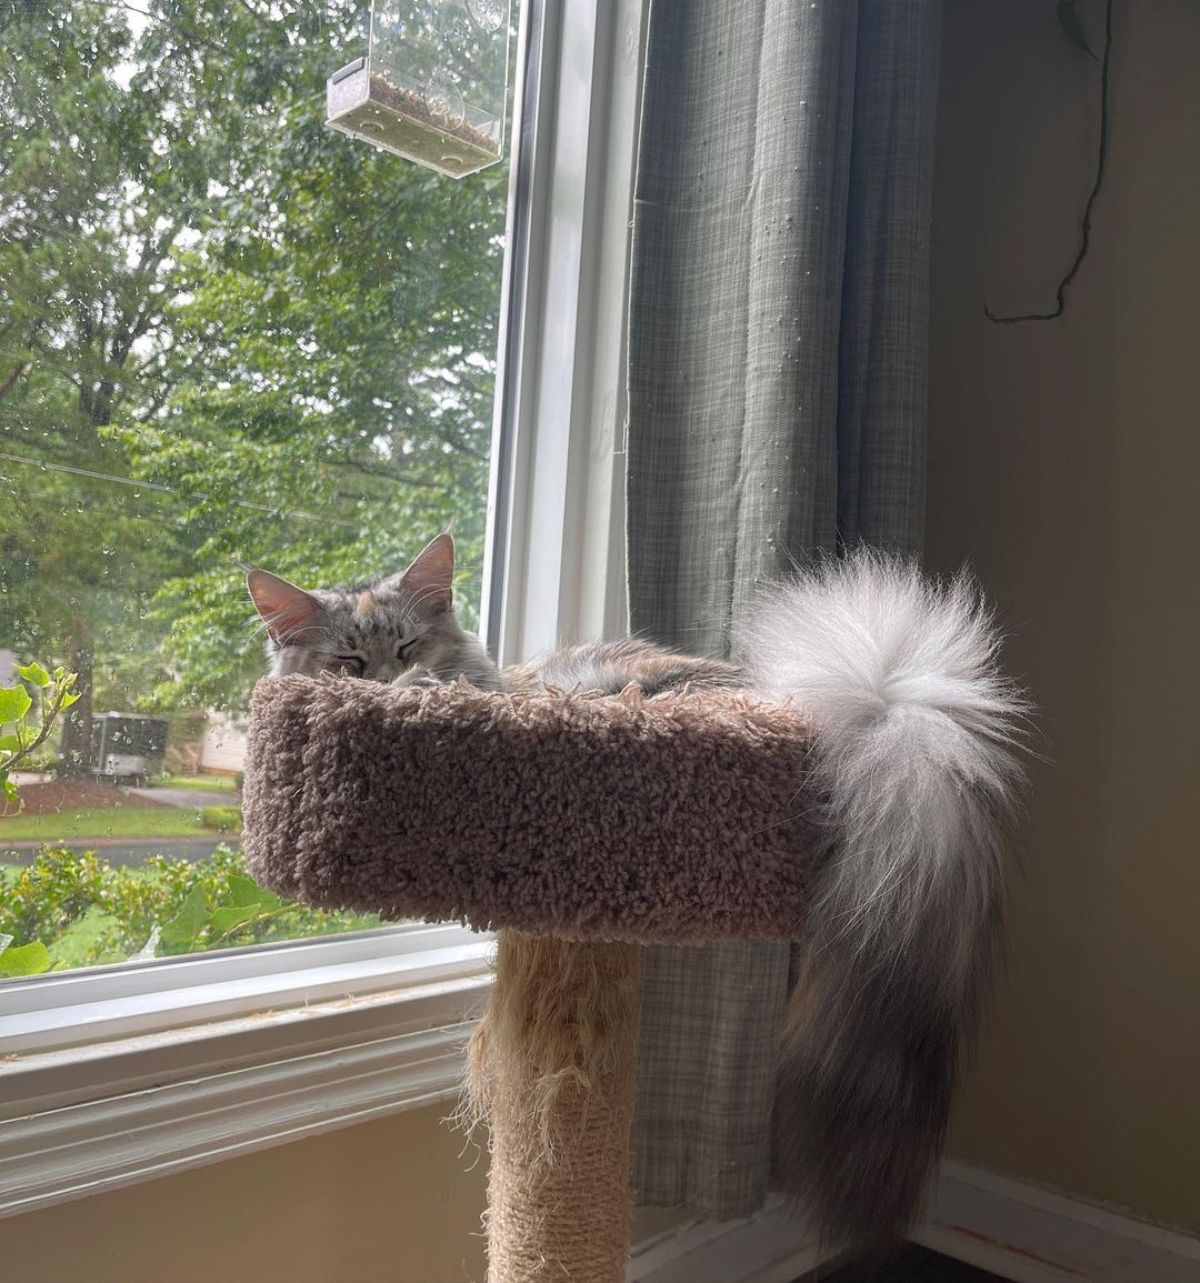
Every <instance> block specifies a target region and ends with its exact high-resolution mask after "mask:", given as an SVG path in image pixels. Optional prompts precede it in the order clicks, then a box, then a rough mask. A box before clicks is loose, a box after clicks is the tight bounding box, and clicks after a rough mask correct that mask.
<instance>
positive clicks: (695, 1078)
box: [627, 0, 940, 1216]
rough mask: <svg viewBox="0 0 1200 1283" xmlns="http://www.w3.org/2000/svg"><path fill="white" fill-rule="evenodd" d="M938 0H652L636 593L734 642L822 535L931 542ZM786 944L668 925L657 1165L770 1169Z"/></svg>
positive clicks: (647, 620)
mask: <svg viewBox="0 0 1200 1283" xmlns="http://www.w3.org/2000/svg"><path fill="white" fill-rule="evenodd" d="M939 26H940V2H939V0H905V2H904V3H897V2H896V0H818V2H816V3H811V2H809V0H803V2H802V3H798V4H797V3H785V0H741V2H740V3H738V4H736V5H735V4H729V3H728V2H727V0H654V4H653V7H652V11H651V16H650V32H649V43H648V50H647V67H646V82H645V90H644V95H643V118H642V133H641V143H640V156H639V170H638V180H637V186H636V191H635V209H634V251H633V252H634V257H633V276H632V286H631V297H630V342H629V397H630V407H629V434H628V457H627V468H628V473H627V517H628V547H629V595H630V619H631V625H632V628H633V630H634V631H635V632H636V633H638V634H640V635H644V636H649V637H654V638H656V639H657V640H660V641H663V642H666V643H668V644H671V645H675V646H678V647H681V648H683V649H686V650H689V651H693V652H696V653H701V654H711V655H725V654H728V652H729V648H730V636H731V629H732V626H733V623H734V621H735V620H736V619H737V617H738V615H739V613H740V612H741V611H742V610H743V609H744V608H745V606H746V604H747V602H748V601H749V600H750V598H751V597H752V596H753V594H754V592H755V590H756V588H757V587H758V586H759V585H760V584H761V583H762V581H763V580H764V579H765V578H768V577H774V576H777V575H778V574H779V573H781V572H784V571H786V570H787V568H788V566H789V565H790V564H792V562H793V560H794V559H797V560H798V559H803V558H804V557H805V556H806V555H807V554H809V553H811V552H813V551H817V550H820V551H826V552H833V551H836V550H837V548H838V546H839V545H841V544H847V543H853V542H857V541H858V540H859V539H865V540H867V541H868V542H871V543H875V544H879V545H884V546H890V547H894V548H899V549H901V550H905V551H916V550H917V548H918V546H919V541H920V532H921V522H922V505H923V500H924V449H925V414H926V387H925V384H926V330H927V310H928V257H929V223H930V204H931V195H932V157H933V121H934V105H935V98H936V71H937V54H938V31H939ZM788 982H789V950H788V948H787V946H785V945H763V944H744V945H742V944H723V945H718V946H713V947H709V948H704V949H652V950H648V951H647V956H646V958H645V963H644V967H643V979H642V1031H641V1035H640V1046H639V1071H638V1072H639V1080H638V1101H637V1121H636V1124H635V1157H634V1173H633V1176H634V1191H635V1198H636V1199H637V1201H639V1202H641V1203H643V1204H654V1205H660V1206H662V1205H676V1204H687V1205H690V1206H692V1207H694V1208H696V1209H697V1210H699V1211H702V1212H704V1213H706V1214H708V1215H712V1216H737V1215H743V1214H746V1213H748V1212H750V1211H753V1210H754V1209H755V1208H756V1207H757V1206H759V1204H760V1203H761V1201H762V1198H763V1196H764V1194H765V1193H766V1191H767V1188H768V1184H769V1179H770V1158H771V1144H770V1138H771V1126H772V1109H773V1081H774V1072H775V1043H776V1038H777V1034H778V1027H779V1018H780V1015H781V1012H782V1009H783V1005H784V1003H785V1001H786V995H787V990H788Z"/></svg>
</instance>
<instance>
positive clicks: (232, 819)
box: [200, 806, 242, 833]
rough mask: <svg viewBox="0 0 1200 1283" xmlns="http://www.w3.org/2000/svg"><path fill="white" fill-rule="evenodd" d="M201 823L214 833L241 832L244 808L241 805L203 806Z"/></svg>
mask: <svg viewBox="0 0 1200 1283" xmlns="http://www.w3.org/2000/svg"><path fill="white" fill-rule="evenodd" d="M200 823H201V824H203V825H204V827H205V828H206V829H212V831H213V832H214V833H240V832H241V831H242V808H241V807H240V806H202V807H201V808H200Z"/></svg>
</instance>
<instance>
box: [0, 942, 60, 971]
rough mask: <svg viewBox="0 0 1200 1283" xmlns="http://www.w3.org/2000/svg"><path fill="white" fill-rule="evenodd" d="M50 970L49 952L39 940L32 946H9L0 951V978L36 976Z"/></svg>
mask: <svg viewBox="0 0 1200 1283" xmlns="http://www.w3.org/2000/svg"><path fill="white" fill-rule="evenodd" d="M49 970H50V950H49V949H47V948H46V946H45V945H44V944H42V942H41V941H40V940H35V941H33V943H32V944H22V945H15V946H14V945H9V946H8V948H7V949H4V950H3V951H0V976H3V977H4V978H5V979H11V978H12V977H14V976H36V975H40V974H41V973H42V972H43V971H49Z"/></svg>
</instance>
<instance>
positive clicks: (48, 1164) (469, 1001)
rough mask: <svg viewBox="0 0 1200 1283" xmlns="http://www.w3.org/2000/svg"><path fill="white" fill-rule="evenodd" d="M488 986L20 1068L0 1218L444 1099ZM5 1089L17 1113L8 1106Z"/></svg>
mask: <svg viewBox="0 0 1200 1283" xmlns="http://www.w3.org/2000/svg"><path fill="white" fill-rule="evenodd" d="M489 983H490V981H489V978H488V977H487V976H486V975H476V976H473V977H460V978H457V979H454V980H448V981H447V980H441V981H434V982H432V983H430V984H427V985H425V986H423V987H418V988H412V989H408V990H406V991H405V992H404V993H403V995H399V996H397V995H379V994H376V995H367V996H365V997H361V998H358V999H345V1000H341V1001H338V1002H331V1003H326V1004H322V1005H318V1006H316V1007H311V1008H306V1009H304V1010H303V1011H292V1012H285V1013H278V1014H277V1015H264V1016H259V1017H244V1018H242V1019H240V1020H237V1021H231V1022H227V1023H224V1024H220V1025H216V1026H213V1025H208V1026H203V1027H201V1028H198V1029H195V1030H192V1031H191V1033H192V1035H193V1036H192V1037H191V1038H184V1037H182V1036H181V1035H182V1034H183V1033H184V1032H186V1031H178V1030H176V1031H172V1033H171V1034H170V1035H169V1036H163V1035H160V1036H158V1037H149V1038H145V1037H143V1038H141V1039H135V1040H132V1045H126V1044H124V1043H118V1044H115V1045H109V1046H108V1047H103V1046H92V1047H89V1048H88V1049H87V1058H86V1060H84V1061H82V1062H81V1061H80V1058H79V1057H78V1056H68V1055H66V1054H65V1053H55V1054H52V1055H49V1056H42V1057H32V1058H26V1060H25V1063H24V1064H23V1065H22V1066H21V1067H20V1072H16V1071H12V1072H10V1073H9V1074H8V1076H7V1078H8V1080H7V1081H6V1082H5V1084H4V1085H5V1088H6V1099H5V1103H4V1106H3V1110H2V1115H4V1116H0V1216H11V1215H14V1214H16V1213H19V1212H24V1211H30V1210H33V1209H35V1208H41V1207H48V1206H51V1205H53V1204H55V1203H61V1202H64V1201H67V1200H69V1199H74V1198H80V1197H82V1196H84V1195H87V1194H93V1193H99V1192H103V1191H107V1190H112V1189H117V1188H120V1187H121V1186H124V1185H130V1184H134V1183H136V1182H138V1181H143V1180H148V1179H150V1178H152V1177H157V1176H163V1175H168V1174H171V1173H174V1172H179V1171H183V1170H186V1169H187V1168H191V1167H197V1166H201V1165H204V1164H206V1163H212V1162H216V1161H218V1160H220V1159H223V1158H231V1157H235V1156H237V1155H240V1154H245V1153H249V1152H250V1151H252V1150H257V1149H263V1148H266V1147H268V1146H272V1145H279V1144H282V1143H284V1142H286V1141H290V1140H297V1139H300V1138H301V1137H304V1136H311V1135H315V1134H317V1133H319V1132H324V1131H329V1130H332V1129H333V1128H336V1127H344V1126H347V1125H349V1124H351V1123H357V1122H362V1121H364V1120H366V1119H368V1118H374V1117H378V1116H380V1115H383V1114H390V1113H396V1112H398V1111H401V1110H404V1109H415V1108H419V1107H420V1106H422V1105H426V1104H429V1103H431V1102H434V1101H440V1100H450V1099H452V1098H453V1097H454V1096H455V1095H456V1093H457V1090H458V1086H459V1083H460V1081H461V1077H462V1061H463V1047H464V1044H465V1041H466V1038H467V1037H468V1035H469V1032H470V1029H471V1025H472V1018H473V1016H474V1015H475V1014H476V1012H477V1010H478V1008H479V1006H480V1004H481V1002H482V999H483V997H484V995H485V994H486V991H487V986H488V984H489ZM172 1054H174V1060H173V1061H172V1059H171V1057H172ZM172 1066H173V1072H174V1076H172ZM9 1068H10V1070H11V1069H12V1067H9ZM164 1077H166V1078H167V1081H163V1078H164ZM22 1078H24V1079H27V1080H28V1081H27V1082H25V1083H22V1082H20V1079H22ZM84 1083H87V1084H89V1086H88V1087H86V1088H85V1087H84V1086H83V1085H82V1084H84ZM114 1083H121V1084H124V1085H125V1087H126V1090H124V1091H118V1090H115V1089H114ZM14 1086H15V1087H17V1088H18V1089H19V1090H20V1089H21V1088H22V1087H23V1088H24V1094H23V1102H24V1103H23V1104H22V1103H20V1102H18V1103H15V1104H14V1103H13V1102H12V1098H11V1097H9V1096H8V1095H7V1089H8V1088H10V1087H14ZM88 1091H90V1095H89V1094H85V1092H88Z"/></svg>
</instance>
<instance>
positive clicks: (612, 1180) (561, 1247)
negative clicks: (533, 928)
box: [470, 931, 639, 1283]
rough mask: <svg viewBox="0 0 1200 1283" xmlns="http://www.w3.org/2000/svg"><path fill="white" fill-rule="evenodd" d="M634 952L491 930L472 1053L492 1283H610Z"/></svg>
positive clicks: (615, 1266)
mask: <svg viewBox="0 0 1200 1283" xmlns="http://www.w3.org/2000/svg"><path fill="white" fill-rule="evenodd" d="M638 955H639V948H638V946H637V945H633V944H621V943H582V942H577V941H566V940H558V939H555V938H554V937H552V936H547V937H539V936H530V935H525V934H522V933H519V932H515V931H502V932H500V940H499V947H498V951H497V958H496V983H495V988H494V990H493V994H492V999H491V1002H490V1004H489V1006H488V1010H487V1014H486V1015H485V1017H484V1019H483V1021H482V1022H481V1023H480V1025H479V1027H478V1028H477V1030H476V1033H475V1036H474V1038H473V1040H472V1045H471V1066H470V1078H471V1086H470V1091H471V1093H472V1096H473V1098H474V1102H475V1104H476V1107H477V1108H479V1109H481V1110H482V1112H484V1114H485V1115H486V1117H487V1119H488V1122H489V1126H490V1129H491V1168H490V1172H489V1176H488V1260H489V1269H488V1278H489V1281H490V1283H620V1280H622V1279H623V1278H624V1277H625V1259H626V1256H627V1253H628V1247H629V1195H628V1181H629V1175H628V1174H629V1141H630V1129H631V1127H632V1124H633V1075H634V1044H635V1036H636V1027H637V976H638Z"/></svg>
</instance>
